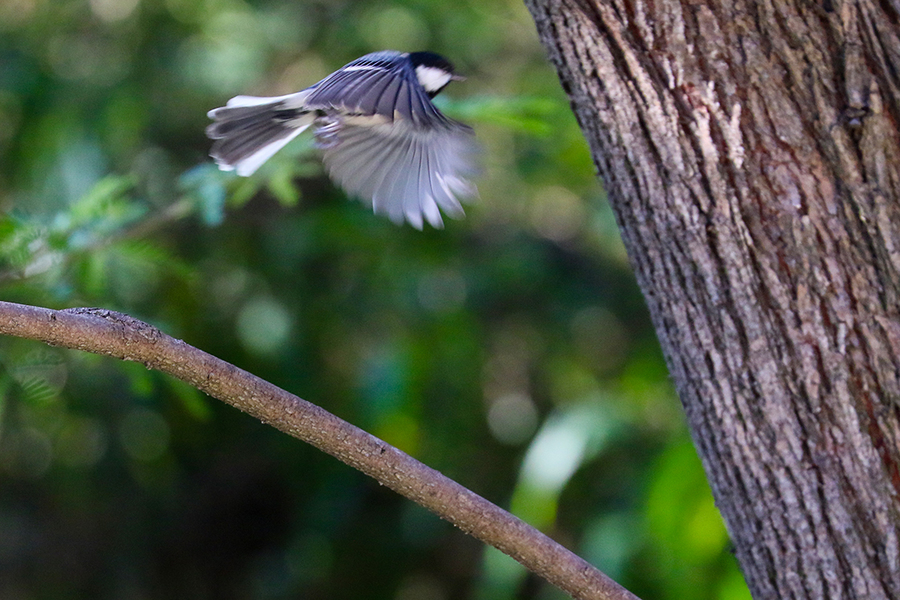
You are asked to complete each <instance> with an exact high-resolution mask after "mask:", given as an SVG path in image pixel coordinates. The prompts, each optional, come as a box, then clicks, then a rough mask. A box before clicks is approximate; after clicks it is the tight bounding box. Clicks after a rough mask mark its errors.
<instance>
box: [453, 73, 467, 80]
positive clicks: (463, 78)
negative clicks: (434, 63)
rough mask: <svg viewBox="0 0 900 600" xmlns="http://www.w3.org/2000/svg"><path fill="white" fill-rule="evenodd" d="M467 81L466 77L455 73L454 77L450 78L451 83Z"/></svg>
mask: <svg viewBox="0 0 900 600" xmlns="http://www.w3.org/2000/svg"><path fill="white" fill-rule="evenodd" d="M465 80H466V78H465V77H463V76H462V75H457V74H456V73H454V74H453V75H451V76H450V81H465Z"/></svg>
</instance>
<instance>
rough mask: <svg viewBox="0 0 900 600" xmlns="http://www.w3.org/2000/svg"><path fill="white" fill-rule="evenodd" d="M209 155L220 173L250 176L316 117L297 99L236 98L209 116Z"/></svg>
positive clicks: (283, 97)
mask: <svg viewBox="0 0 900 600" xmlns="http://www.w3.org/2000/svg"><path fill="white" fill-rule="evenodd" d="M208 115H209V118H211V119H212V120H213V123H212V124H211V125H210V126H209V127H207V128H206V135H208V136H209V137H210V138H212V139H213V140H215V142H214V143H213V146H212V149H211V150H210V152H209V154H210V156H212V157H213V159H214V160H215V161H216V164H217V165H219V168H220V169H222V170H223V171H236V172H237V174H238V175H241V176H244V177H246V176H248V175H252V174H253V173H254V172H255V171H256V170H257V169H258V168H259V167H260V166H261V165H262V164H263V163H264V162H266V161H267V160H269V159H270V158H271V157H272V155H274V154H275V153H276V152H278V151H279V150H281V149H282V148H283V147H284V146H285V145H286V144H287V143H288V142H290V141H291V140H292V139H294V138H295V137H297V136H298V135H299V134H300V133H301V132H302V131H303V130H305V129H306V128H307V127H309V126H310V125H311V124H312V123H313V121H314V120H315V118H316V115H315V114H314V113H312V112H310V111H309V110H306V109H305V108H304V107H303V104H302V99H300V98H298V97H297V95H291V96H280V97H277V98H256V97H252V96H237V97H235V98H232V99H231V100H229V101H228V104H227V105H225V106H223V107H221V108H216V109H213V110H211V111H209V113H208Z"/></svg>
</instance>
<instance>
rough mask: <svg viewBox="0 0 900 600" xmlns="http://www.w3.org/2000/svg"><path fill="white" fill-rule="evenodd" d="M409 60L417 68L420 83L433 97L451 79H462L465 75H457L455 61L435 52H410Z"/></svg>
mask: <svg viewBox="0 0 900 600" xmlns="http://www.w3.org/2000/svg"><path fill="white" fill-rule="evenodd" d="M409 60H410V62H412V64H413V67H414V68H415V70H416V78H417V79H418V80H419V85H421V86H422V88H423V89H424V90H425V91H426V92H427V93H428V95H429V96H430V97H431V98H434V97H435V96H437V95H438V94H439V93H440V92H441V90H443V89H444V88H445V87H447V84H448V83H450V82H451V81H462V80H463V79H465V77H462V76H461V75H457V74H456V72H455V70H454V68H453V63H451V62H450V61H449V60H447V59H446V58H444V57H443V56H441V55H440V54H435V53H434V52H410V53H409Z"/></svg>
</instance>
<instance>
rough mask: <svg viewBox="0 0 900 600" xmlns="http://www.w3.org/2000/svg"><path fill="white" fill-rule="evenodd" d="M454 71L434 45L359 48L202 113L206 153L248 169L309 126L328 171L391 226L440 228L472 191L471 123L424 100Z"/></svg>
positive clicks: (458, 213)
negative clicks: (287, 88) (291, 80)
mask: <svg viewBox="0 0 900 600" xmlns="http://www.w3.org/2000/svg"><path fill="white" fill-rule="evenodd" d="M463 79H465V78H464V77H461V76H460V75H457V74H456V71H455V69H454V67H453V65H452V64H451V63H450V61H449V60H447V59H446V58H444V57H443V56H441V55H439V54H435V53H434V52H398V51H395V50H383V51H380V52H373V53H371V54H366V55H365V56H362V57H360V58H358V59H356V60H354V61H352V62H350V63H348V64H346V65H345V66H343V67H341V68H340V69H338V70H337V71H335V72H334V73H332V74H331V75H329V76H327V77H325V78H324V79H322V80H321V81H319V82H318V83H315V84H313V85H311V86H310V87H308V88H306V89H304V90H301V91H299V92H296V93H294V94H288V95H286V96H277V97H268V98H266V97H256V96H235V97H234V98H232V99H230V100H228V102H227V103H226V104H225V106H222V107H219V108H215V109H213V110H211V111H209V112H208V113H207V116H208V117H209V118H210V119H212V121H213V122H212V123H211V124H210V125H209V126H208V127H207V129H206V135H207V136H208V137H209V138H210V139H212V140H213V144H212V148H211V149H210V156H211V157H212V158H213V160H214V161H215V162H216V164H217V165H218V167H219V168H220V169H222V170H224V171H234V172H236V173H237V174H238V175H241V176H250V175H252V174H253V173H254V172H255V171H256V170H257V169H258V168H259V167H260V166H261V165H262V164H263V163H264V162H266V161H267V160H268V159H269V158H271V157H272V156H273V155H274V154H275V153H276V152H278V151H279V150H280V149H281V148H283V147H284V146H285V145H286V144H287V143H288V142H290V141H291V140H292V139H294V138H295V137H296V136H297V135H299V134H300V133H302V132H303V131H304V130H306V129H307V128H309V127H313V131H314V133H313V135H314V139H315V142H316V146H317V147H318V148H319V149H320V150H321V151H322V158H323V162H324V165H325V169H326V171H327V172H328V174H329V176H330V177H331V179H332V180H333V181H334V182H336V183H337V184H338V185H339V186H340V187H342V188H343V189H344V191H346V192H347V193H348V195H350V196H355V197H357V198H358V199H360V200H362V201H364V202H370V203H371V204H372V208H373V210H374V212H375V213H376V214H381V215H386V216H387V217H388V218H389V219H390V220H391V221H393V222H394V223H396V224H398V225H402V224H403V223H404V222H407V223H409V224H410V225H412V226H413V227H415V228H416V229H419V230H421V229H422V228H423V223H424V222H427V223H429V224H430V225H431V226H432V227H434V228H436V229H440V228H442V227H443V226H444V222H443V219H442V218H441V213H442V211H443V213H444V214H445V215H447V216H449V217H452V218H461V217H462V216H463V215H464V214H465V213H464V210H463V207H462V204H461V200H463V201H465V200H468V199H470V198H473V197H475V196H476V195H477V189H476V187H475V185H474V184H473V183H472V179H473V177H474V176H475V175H477V173H478V166H477V158H478V153H479V147H478V145H477V144H476V142H475V134H474V131H473V130H472V128H471V127H469V126H468V125H465V124H463V123H461V122H459V121H456V120H453V119H451V118H449V117H447V116H445V115H444V114H443V113H442V112H441V111H440V110H438V108H437V107H436V106H435V105H434V104H433V103H432V99H433V98H434V97H435V96H437V94H438V93H440V92H441V91H442V90H443V89H444V88H445V87H446V86H447V85H448V84H449V83H450V82H451V81H459V80H463Z"/></svg>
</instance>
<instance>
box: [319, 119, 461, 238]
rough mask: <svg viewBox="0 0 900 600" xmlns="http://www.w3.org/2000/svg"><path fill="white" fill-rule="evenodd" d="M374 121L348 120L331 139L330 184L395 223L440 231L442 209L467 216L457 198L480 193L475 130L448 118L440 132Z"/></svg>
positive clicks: (328, 148)
mask: <svg viewBox="0 0 900 600" xmlns="http://www.w3.org/2000/svg"><path fill="white" fill-rule="evenodd" d="M376 120H378V121H380V122H379V123H378V124H373V119H372V117H359V118H354V117H350V116H344V117H342V118H341V121H340V126H339V127H337V128H336V129H335V130H334V132H333V133H330V134H329V142H328V145H326V146H325V148H324V160H325V167H326V168H327V169H328V172H329V174H330V175H331V177H332V179H334V180H335V181H336V182H337V183H338V184H340V186H341V187H342V188H344V190H346V191H347V192H348V193H349V194H351V195H354V196H357V197H359V198H360V199H361V200H366V201H370V202H371V203H372V207H373V208H374V210H375V212H376V213H379V214H384V215H387V216H388V217H389V218H390V219H391V220H392V221H393V222H395V223H397V224H401V223H403V221H408V222H409V223H410V224H411V225H412V226H414V227H415V228H417V229H421V228H422V224H423V221H427V222H428V223H430V224H431V225H432V226H433V227H436V228H440V227H443V220H442V219H441V210H443V211H444V213H446V214H447V215H448V216H451V217H461V216H463V208H462V205H461V204H460V201H459V199H458V197H463V198H465V197H471V196H474V195H475V194H476V193H477V192H476V190H475V186H474V185H473V184H472V183H471V182H470V178H471V177H472V176H474V175H475V173H476V170H477V169H476V168H475V159H476V154H477V151H478V150H477V146H476V144H475V140H474V135H473V133H472V130H471V129H470V128H469V127H467V126H465V125H463V124H462V123H457V122H455V121H451V120H449V119H446V122H447V125H446V126H442V127H436V128H422V127H415V126H412V125H410V124H409V123H408V122H404V121H393V122H391V121H389V120H388V119H387V118H376Z"/></svg>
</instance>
